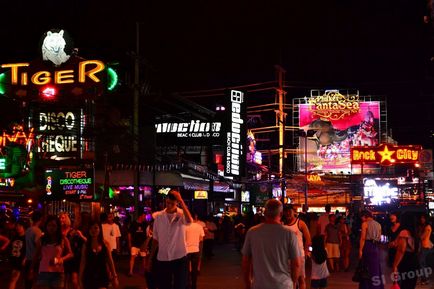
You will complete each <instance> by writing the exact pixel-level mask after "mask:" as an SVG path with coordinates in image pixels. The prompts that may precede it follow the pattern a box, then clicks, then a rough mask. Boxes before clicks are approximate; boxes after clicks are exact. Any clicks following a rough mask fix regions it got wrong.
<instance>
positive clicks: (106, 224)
mask: <svg viewBox="0 0 434 289" xmlns="http://www.w3.org/2000/svg"><path fill="white" fill-rule="evenodd" d="M101 222H102V225H101V227H102V235H103V238H104V240H106V241H107V242H108V243H109V244H110V248H111V249H112V256H113V258H114V259H117V256H119V252H120V249H121V247H120V241H119V238H120V237H121V230H120V229H119V226H118V225H117V224H116V223H115V222H114V215H113V213H109V214H104V213H103V214H101Z"/></svg>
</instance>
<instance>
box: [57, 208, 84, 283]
mask: <svg viewBox="0 0 434 289" xmlns="http://www.w3.org/2000/svg"><path fill="white" fill-rule="evenodd" d="M59 220H60V225H61V226H62V235H63V236H64V237H65V238H67V239H68V241H69V244H70V246H71V251H72V253H73V257H72V258H71V259H70V260H68V261H65V262H64V264H63V266H64V268H65V288H68V287H69V284H72V288H73V289H79V281H78V271H79V269H80V258H81V248H82V247H83V244H84V243H85V242H86V240H87V239H86V237H85V236H83V234H82V232H81V231H79V230H78V229H74V228H72V226H71V225H72V223H71V219H70V218H69V215H68V214H67V213H65V212H61V213H60V214H59Z"/></svg>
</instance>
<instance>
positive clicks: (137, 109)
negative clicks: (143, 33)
mask: <svg viewBox="0 0 434 289" xmlns="http://www.w3.org/2000/svg"><path fill="white" fill-rule="evenodd" d="M133 110H134V116H133V154H134V219H136V218H137V217H138V209H139V201H138V200H139V185H140V171H139V162H140V159H139V112H140V23H139V22H136V52H135V55H134V107H133Z"/></svg>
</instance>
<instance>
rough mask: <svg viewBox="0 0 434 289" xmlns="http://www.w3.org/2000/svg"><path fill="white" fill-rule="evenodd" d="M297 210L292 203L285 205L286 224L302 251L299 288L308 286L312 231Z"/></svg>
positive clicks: (284, 218)
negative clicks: (298, 215)
mask: <svg viewBox="0 0 434 289" xmlns="http://www.w3.org/2000/svg"><path fill="white" fill-rule="evenodd" d="M295 214H296V212H295V209H294V207H293V206H292V205H291V204H288V205H285V206H284V207H283V217H282V220H284V225H286V226H287V227H288V228H289V229H290V230H291V231H292V232H294V234H295V236H296V237H297V243H298V247H299V250H300V252H301V257H300V276H299V277H298V286H299V289H305V288H306V281H305V279H306V257H307V256H309V247H310V245H311V244H312V241H311V238H310V232H309V229H308V228H307V225H306V223H305V222H303V221H302V220H300V219H299V218H297V217H296V215H295ZM303 240H304V242H303Z"/></svg>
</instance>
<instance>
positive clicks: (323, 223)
mask: <svg viewBox="0 0 434 289" xmlns="http://www.w3.org/2000/svg"><path fill="white" fill-rule="evenodd" d="M324 209H325V213H324V214H322V215H321V216H319V218H318V229H317V233H318V234H319V235H321V236H324V237H325V228H326V227H327V225H328V224H329V222H330V220H329V215H330V211H331V206H330V204H327V205H325V207H324Z"/></svg>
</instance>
